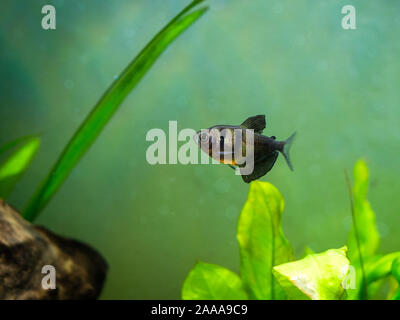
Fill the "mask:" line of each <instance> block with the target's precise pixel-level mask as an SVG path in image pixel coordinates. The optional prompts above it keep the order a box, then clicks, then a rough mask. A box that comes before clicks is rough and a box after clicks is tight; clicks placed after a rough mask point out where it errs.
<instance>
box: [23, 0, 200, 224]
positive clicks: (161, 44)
mask: <svg viewBox="0 0 400 320" xmlns="http://www.w3.org/2000/svg"><path fill="white" fill-rule="evenodd" d="M202 2H203V0H195V1H193V2H192V3H191V4H189V5H188V6H187V7H186V8H185V9H183V10H182V11H181V12H180V13H179V14H178V15H177V16H176V17H175V18H174V19H172V20H171V22H170V23H168V24H167V25H166V26H165V27H164V28H163V29H162V30H161V31H160V32H159V33H158V34H157V35H156V36H155V37H154V38H153V39H152V40H151V41H150V42H149V44H148V45H147V46H146V47H145V48H144V49H143V50H142V51H141V52H140V53H139V54H138V55H137V56H136V58H135V59H134V60H133V61H132V62H131V64H129V66H128V67H127V68H126V69H125V70H124V71H123V72H122V73H121V75H120V76H119V77H118V78H117V80H116V81H115V82H114V83H113V84H112V85H111V86H110V88H109V89H108V90H107V91H106V93H105V94H104V95H103V97H102V98H101V99H100V101H99V102H98V103H97V104H96V106H95V107H94V109H93V110H92V112H91V113H90V114H89V116H88V117H87V118H86V119H85V120H84V122H83V124H82V125H81V126H80V128H79V129H78V130H77V131H76V132H75V134H74V136H73V137H72V139H71V140H70V141H69V143H68V145H67V146H66V148H65V149H64V151H63V152H62V154H61V156H60V157H59V158H58V160H57V162H56V164H55V165H54V166H53V168H52V169H51V170H50V173H49V174H48V176H47V177H46V178H45V180H44V181H43V182H42V184H41V186H40V187H39V189H38V190H37V191H36V193H35V194H34V196H33V197H32V198H31V200H30V201H29V203H28V205H27V207H26V209H25V211H24V217H25V218H26V219H27V220H29V221H33V220H34V219H35V218H36V217H37V216H38V214H39V213H40V212H41V211H42V210H43V208H44V207H45V206H46V205H47V203H48V202H49V201H50V199H51V198H52V197H53V196H54V194H55V193H56V191H57V190H58V189H59V188H60V186H61V185H62V183H63V182H64V181H65V179H66V178H67V177H68V175H69V173H70V172H71V170H72V169H73V168H74V166H75V165H76V164H77V163H78V161H79V160H80V159H81V158H82V156H83V155H84V154H85V152H86V151H87V149H88V148H89V147H90V146H91V145H92V144H93V142H94V141H95V140H96V138H97V137H98V135H99V134H100V132H101V131H102V129H103V128H104V126H105V125H106V124H107V123H108V121H109V120H110V119H111V117H112V115H113V114H114V113H115V111H116V110H117V109H118V107H119V106H120V105H121V103H122V101H123V100H124V99H125V98H126V96H127V95H128V94H129V93H130V92H131V91H132V89H133V88H134V87H135V86H136V85H137V84H138V82H139V81H140V80H141V79H142V78H143V76H144V75H145V74H146V72H147V71H148V70H149V69H150V67H151V66H152V65H153V64H154V62H155V61H156V60H157V58H158V57H159V56H160V55H161V53H162V52H163V51H164V50H165V49H166V48H167V47H168V45H169V44H170V43H172V41H173V40H174V39H175V38H177V37H178V36H179V35H180V34H181V33H182V32H183V31H185V30H186V29H187V28H188V27H189V26H191V25H192V24H193V23H194V22H195V21H196V20H197V19H198V18H199V17H200V16H202V15H203V14H204V13H205V11H206V10H207V8H206V7H203V8H200V9H197V10H195V11H192V12H189V11H190V10H192V9H193V8H194V7H196V6H197V5H198V4H200V3H202Z"/></svg>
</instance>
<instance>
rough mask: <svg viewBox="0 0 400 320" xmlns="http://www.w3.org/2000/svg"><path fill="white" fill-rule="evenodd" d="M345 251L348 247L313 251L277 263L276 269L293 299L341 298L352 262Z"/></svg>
mask: <svg viewBox="0 0 400 320" xmlns="http://www.w3.org/2000/svg"><path fill="white" fill-rule="evenodd" d="M346 252H347V248H346V247H343V248H340V249H331V250H328V251H325V252H322V253H318V254H311V255H308V256H307V257H305V258H304V259H301V260H298V261H294V262H289V263H285V264H282V265H279V266H276V267H274V269H273V273H274V276H275V277H276V278H277V279H278V281H279V284H280V285H281V286H282V288H283V289H284V291H285V292H286V294H287V295H288V297H289V298H290V299H295V300H304V299H312V300H336V299H341V298H343V295H344V293H345V290H344V286H343V282H344V281H345V280H346V276H347V273H348V271H349V264H350V262H349V260H348V259H347V256H346Z"/></svg>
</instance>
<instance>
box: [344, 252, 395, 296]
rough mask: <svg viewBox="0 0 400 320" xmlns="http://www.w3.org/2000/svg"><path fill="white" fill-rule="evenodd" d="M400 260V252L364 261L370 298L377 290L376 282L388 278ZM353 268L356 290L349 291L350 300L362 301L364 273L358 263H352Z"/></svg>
mask: <svg viewBox="0 0 400 320" xmlns="http://www.w3.org/2000/svg"><path fill="white" fill-rule="evenodd" d="M398 258H400V252H393V253H390V254H386V255H375V256H373V257H372V258H369V259H368V260H366V261H364V268H365V275H366V285H367V290H368V291H367V293H368V297H369V296H370V295H371V296H372V295H373V293H374V291H376V290H377V288H376V286H377V285H378V284H377V283H376V282H378V281H380V280H382V279H384V278H386V277H388V276H389V275H390V274H391V272H392V264H393V262H394V261H395V260H396V259H398ZM352 266H353V267H354V268H355V270H356V288H355V289H348V290H347V299H348V300H357V299H360V289H361V287H362V273H361V268H360V264H359V262H358V261H356V263H352Z"/></svg>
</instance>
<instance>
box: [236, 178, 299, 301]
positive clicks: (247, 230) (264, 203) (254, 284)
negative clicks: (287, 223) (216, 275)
mask: <svg viewBox="0 0 400 320" xmlns="http://www.w3.org/2000/svg"><path fill="white" fill-rule="evenodd" d="M283 208H284V202H283V198H282V195H281V194H280V192H279V191H278V189H276V188H275V187H274V186H273V185H272V184H270V183H268V182H261V181H253V182H251V184H250V190H249V195H248V198H247V201H246V203H245V205H244V207H243V209H242V212H241V214H240V217H239V223H238V231H237V238H238V241H239V248H240V263H241V264H240V274H241V277H242V280H243V283H244V285H245V286H246V288H248V290H249V292H250V298H251V299H267V300H269V299H284V298H285V294H284V292H283V291H282V289H281V288H280V286H279V285H278V283H277V282H276V279H275V278H274V277H273V275H272V268H273V267H274V266H275V265H279V264H282V263H285V262H288V261H292V260H293V250H292V247H291V246H290V244H289V242H288V241H287V239H286V238H285V236H284V234H283V231H282V228H281V215H282V211H283Z"/></svg>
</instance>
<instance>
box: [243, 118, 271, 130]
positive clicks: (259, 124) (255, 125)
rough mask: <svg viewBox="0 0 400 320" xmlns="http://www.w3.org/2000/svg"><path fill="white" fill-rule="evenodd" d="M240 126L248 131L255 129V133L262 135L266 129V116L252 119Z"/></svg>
mask: <svg viewBox="0 0 400 320" xmlns="http://www.w3.org/2000/svg"><path fill="white" fill-rule="evenodd" d="M240 126H241V127H243V128H246V129H253V130H254V132H255V133H262V132H263V130H264V129H265V115H258V116H254V117H250V118H248V119H246V120H245V121H244V122H243V123H242V124H241V125H240Z"/></svg>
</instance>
